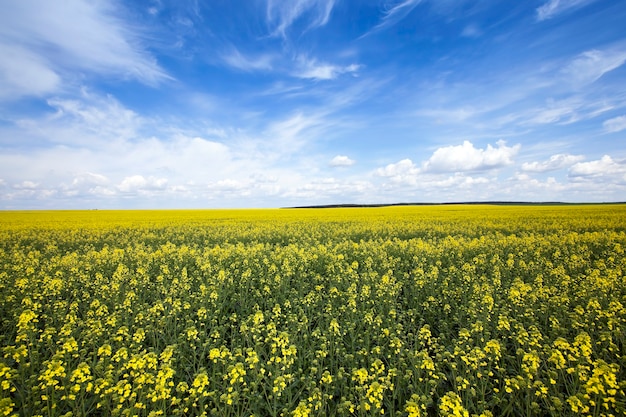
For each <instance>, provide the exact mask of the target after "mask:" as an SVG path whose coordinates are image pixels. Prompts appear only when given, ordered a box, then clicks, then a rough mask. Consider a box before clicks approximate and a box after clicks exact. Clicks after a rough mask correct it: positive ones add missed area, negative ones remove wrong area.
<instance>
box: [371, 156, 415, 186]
mask: <svg viewBox="0 0 626 417" xmlns="http://www.w3.org/2000/svg"><path fill="white" fill-rule="evenodd" d="M419 173H420V169H419V168H418V167H417V166H415V164H414V163H413V161H411V160H410V159H403V160H401V161H399V162H396V163H395V164H389V165H387V166H385V167H384V168H378V169H377V170H376V175H379V176H381V177H389V178H392V179H395V180H398V181H403V180H404V179H406V178H407V177H415V176H416V175H418V174H419Z"/></svg>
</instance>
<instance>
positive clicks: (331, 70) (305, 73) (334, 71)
mask: <svg viewBox="0 0 626 417" xmlns="http://www.w3.org/2000/svg"><path fill="white" fill-rule="evenodd" d="M296 66H297V68H296V71H295V72H294V76H296V77H298V78H306V79H312V80H332V79H334V78H337V77H338V76H339V75H341V74H355V73H356V72H357V71H358V70H359V68H360V67H361V66H360V65H358V64H350V65H345V66H341V65H333V64H328V63H325V62H319V61H318V60H316V59H310V58H308V57H304V56H301V57H299V58H298V59H297V64H296Z"/></svg>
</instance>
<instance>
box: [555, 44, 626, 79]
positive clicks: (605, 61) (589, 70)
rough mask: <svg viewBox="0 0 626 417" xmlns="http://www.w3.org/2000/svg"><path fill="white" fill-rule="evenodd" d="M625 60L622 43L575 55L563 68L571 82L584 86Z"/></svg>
mask: <svg viewBox="0 0 626 417" xmlns="http://www.w3.org/2000/svg"><path fill="white" fill-rule="evenodd" d="M625 62H626V47H624V46H623V45H622V46H620V47H615V48H607V49H604V50H600V49H591V50H588V51H585V52H583V53H581V54H580V55H578V56H576V57H575V58H574V59H573V60H572V61H571V62H569V63H568V64H567V65H566V66H565V68H563V71H562V75H564V76H565V77H566V78H567V79H568V80H569V81H570V82H571V83H573V84H575V85H578V86H585V85H587V84H591V83H594V82H595V81H597V80H598V79H600V78H601V77H602V76H603V75H604V74H606V73H608V72H611V71H613V70H615V69H616V68H619V67H621V66H622V65H624V63H625Z"/></svg>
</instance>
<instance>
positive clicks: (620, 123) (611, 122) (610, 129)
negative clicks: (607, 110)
mask: <svg viewBox="0 0 626 417" xmlns="http://www.w3.org/2000/svg"><path fill="white" fill-rule="evenodd" d="M602 126H603V127H604V130H605V132H607V133H615V132H621V131H622V130H626V115H624V116H617V117H614V118H612V119H608V120H606V121H605V122H604V123H602Z"/></svg>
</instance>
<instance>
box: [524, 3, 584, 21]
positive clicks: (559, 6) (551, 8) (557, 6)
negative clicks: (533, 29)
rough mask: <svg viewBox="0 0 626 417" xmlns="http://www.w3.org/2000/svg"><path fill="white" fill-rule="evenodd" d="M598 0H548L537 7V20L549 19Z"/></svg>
mask: <svg viewBox="0 0 626 417" xmlns="http://www.w3.org/2000/svg"><path fill="white" fill-rule="evenodd" d="M594 1H596V0H548V1H547V2H546V3H544V4H543V5H541V6H540V7H538V8H537V10H536V11H537V20H539V21H542V20H548V19H552V18H553V17H556V16H558V15H560V14H562V13H565V12H569V11H571V10H575V9H579V8H581V7H584V6H586V5H588V4H590V3H593V2H594Z"/></svg>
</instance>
